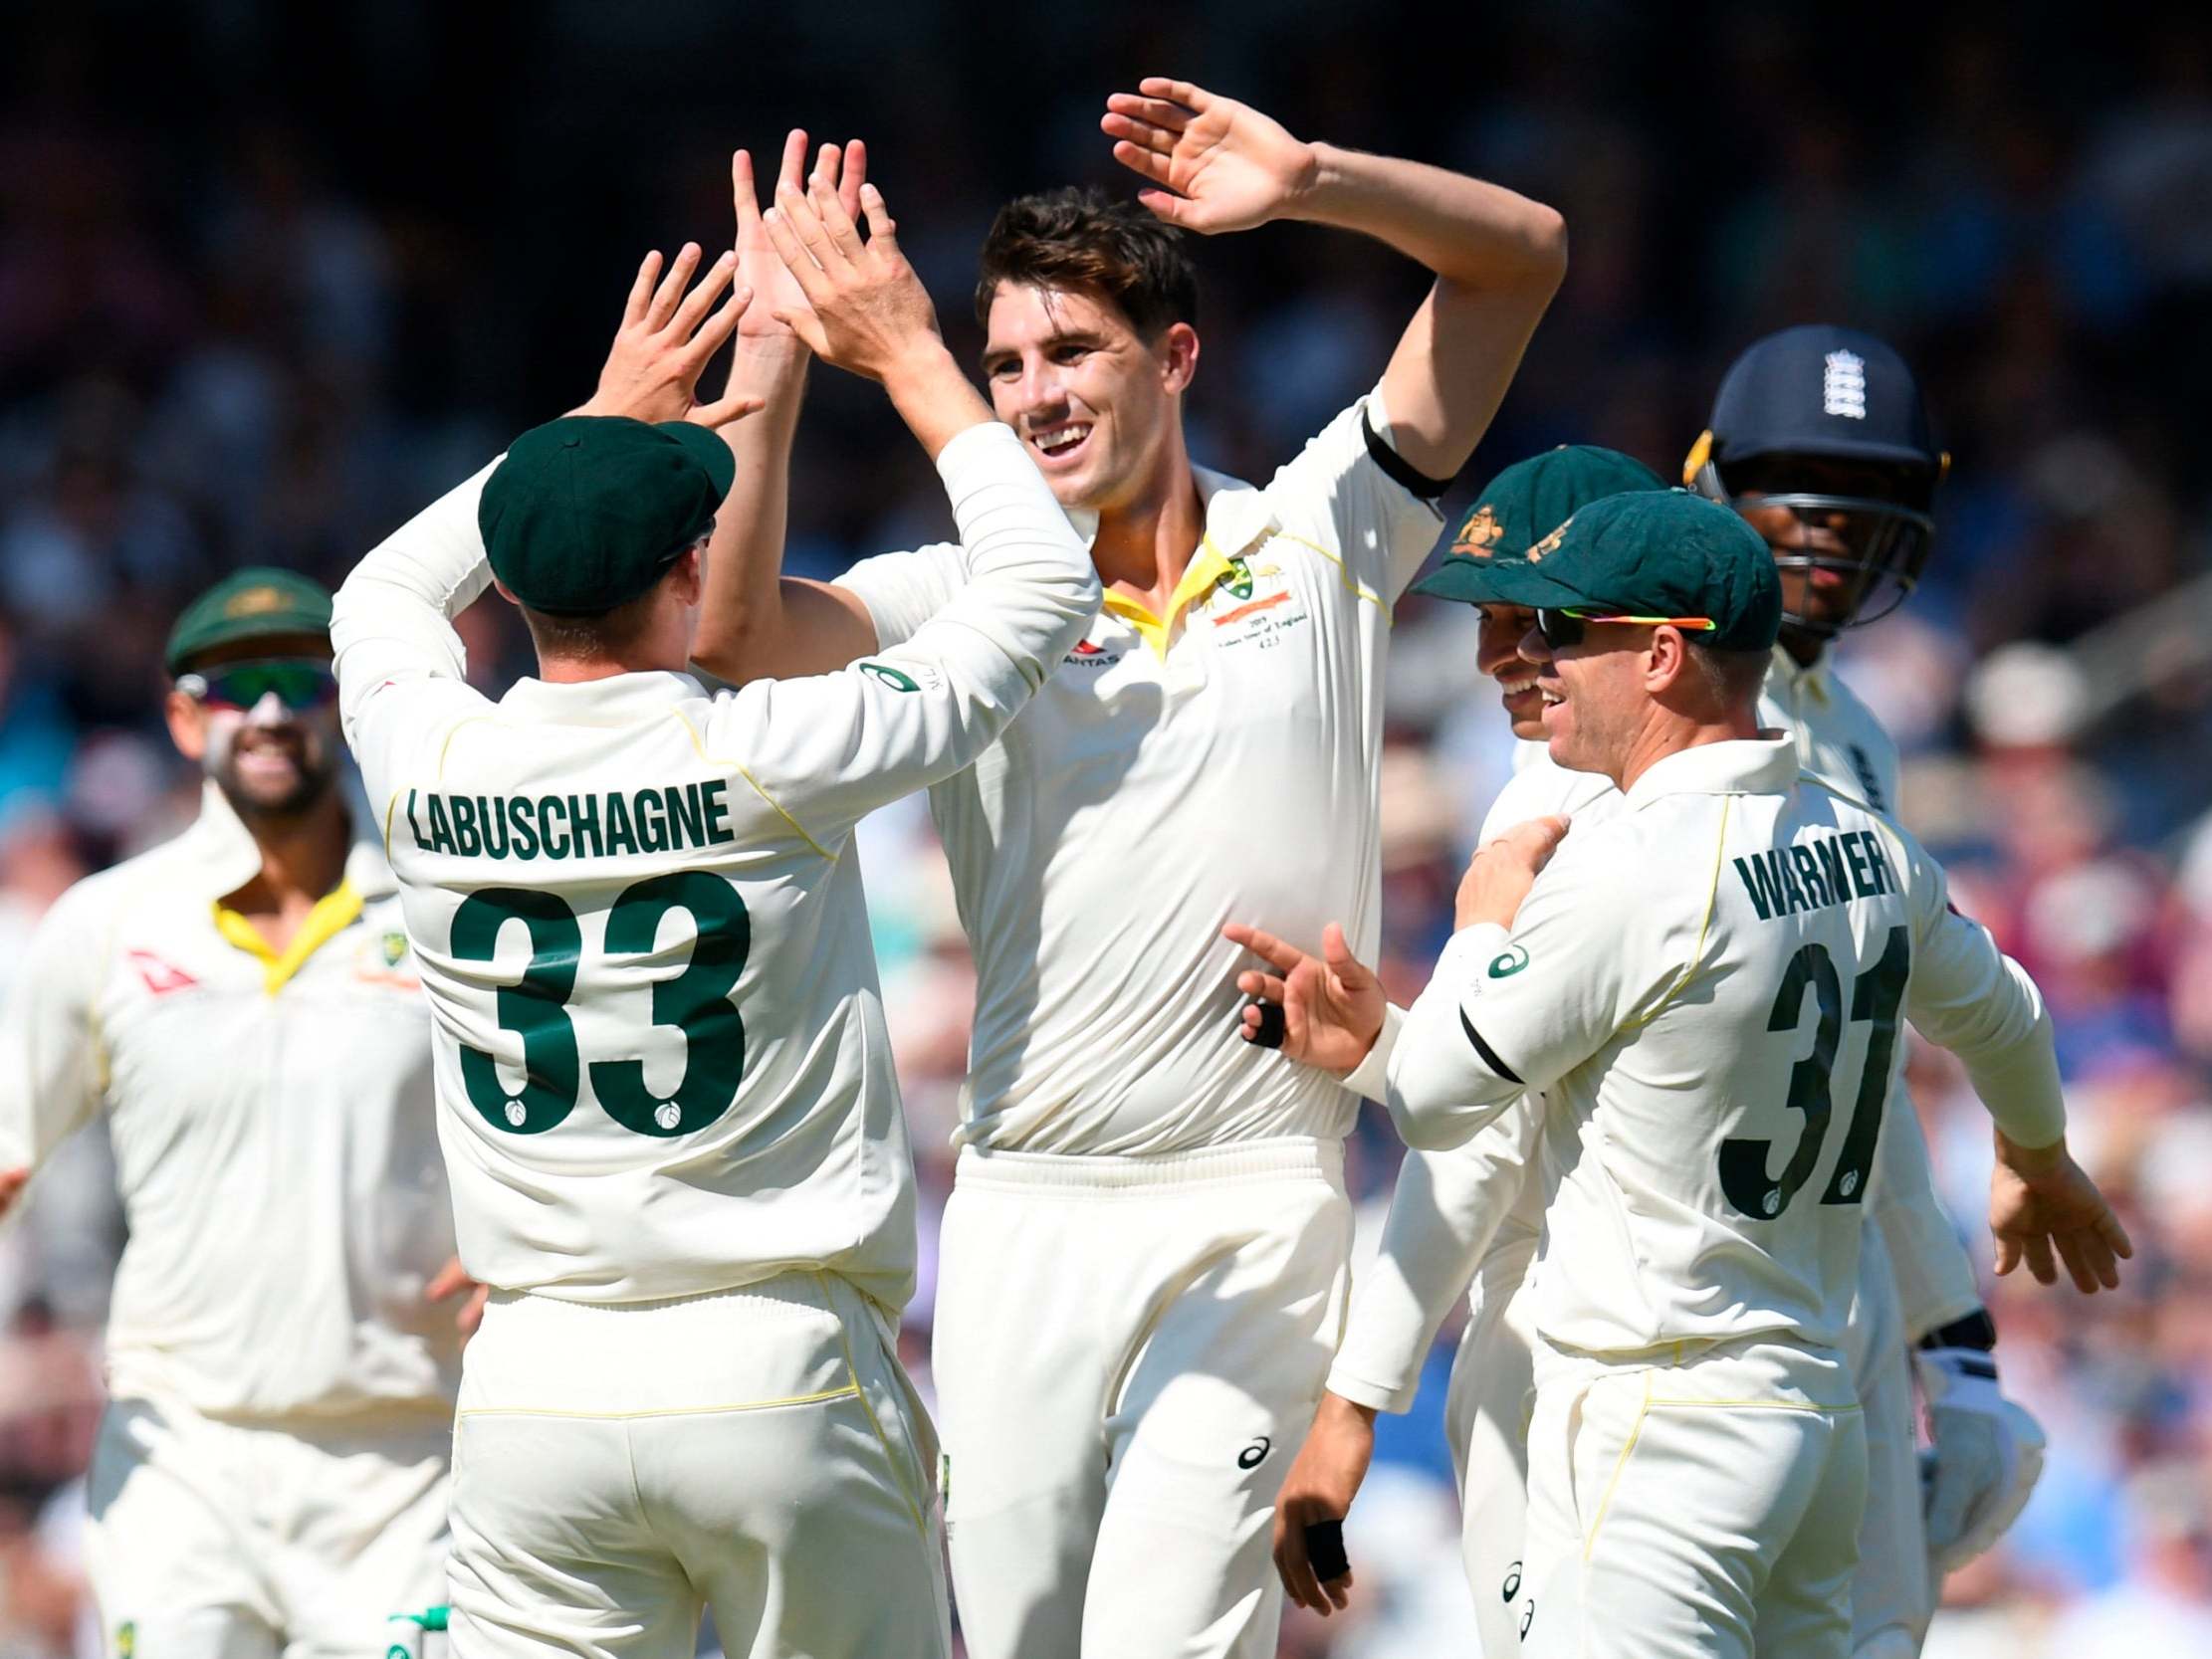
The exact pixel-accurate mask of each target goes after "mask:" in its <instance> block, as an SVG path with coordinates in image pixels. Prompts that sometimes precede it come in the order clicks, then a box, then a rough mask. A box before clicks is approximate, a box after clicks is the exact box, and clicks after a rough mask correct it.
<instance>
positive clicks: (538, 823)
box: [406, 778, 738, 859]
mask: <svg viewBox="0 0 2212 1659" xmlns="http://www.w3.org/2000/svg"><path fill="white" fill-rule="evenodd" d="M729 793H730V784H729V781H728V780H727V779H726V778H714V779H712V780H710V781H706V782H694V783H670V784H665V785H662V786H660V787H658V788H652V787H648V788H644V789H622V790H608V791H604V792H599V793H588V794H545V795H448V794H440V793H437V792H434V791H431V790H420V789H410V790H408V791H407V801H406V814H407V827H408V829H409V830H411V831H412V832H413V833H414V837H415V845H416V846H418V847H420V848H422V849H423V851H425V852H431V853H450V854H452V855H453V856H454V857H456V858H491V859H540V858H548V859H571V858H616V857H621V856H623V855H625V854H638V853H665V852H681V851H682V850H684V849H685V848H687V847H728V846H732V845H734V844H735V843H736V841H737V839H738V838H737V835H736V832H734V831H733V830H732V829H731V828H730V801H729Z"/></svg>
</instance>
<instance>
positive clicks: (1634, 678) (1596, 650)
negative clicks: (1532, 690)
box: [1520, 622, 1652, 783]
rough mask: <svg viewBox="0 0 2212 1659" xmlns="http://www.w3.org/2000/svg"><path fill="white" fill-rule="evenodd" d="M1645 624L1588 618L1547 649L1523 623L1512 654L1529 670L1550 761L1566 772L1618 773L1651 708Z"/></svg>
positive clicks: (1649, 636) (1649, 639) (1649, 634)
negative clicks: (1569, 639)
mask: <svg viewBox="0 0 2212 1659" xmlns="http://www.w3.org/2000/svg"><path fill="white" fill-rule="evenodd" d="M1651 643H1652V630H1651V629H1650V628H1648V627H1643V626H1640V625H1639V624H1636V623H1632V622H1592V623H1589V624H1587V625H1585V627H1584V629H1583V637H1582V638H1581V639H1580V640H1579V641H1578V642H1576V643H1575V644H1573V645H1568V646H1562V647H1560V648H1559V649H1558V650H1557V651H1554V650H1553V649H1552V648H1551V647H1550V646H1548V645H1546V644H1545V643H1544V636H1543V635H1542V634H1540V633H1538V632H1537V631H1536V630H1535V628H1534V627H1531V628H1529V629H1528V630H1527V631H1526V632H1525V633H1524V634H1523V635H1522V636H1521V641H1520V655H1521V657H1522V659H1523V660H1524V662H1526V663H1527V664H1528V665H1529V666H1530V667H1531V668H1533V669H1534V670H1535V675H1536V695H1537V697H1538V698H1539V700H1540V701H1541V703H1542V706H1543V715H1542V719H1541V727H1542V729H1541V735H1542V736H1543V737H1544V739H1545V742H1546V748H1547V751H1548V752H1549V753H1550V755H1551V757H1552V760H1553V761H1554V763H1556V764H1558V765H1560V766H1563V767H1565V768H1566V769H1567V770H1568V771H1571V772H1602V773H1604V774H1605V775H1606V776H1608V777H1610V778H1612V779H1613V780H1614V781H1615V782H1616V783H1618V782H1619V781H1620V779H1621V773H1622V770H1623V768H1624V767H1625V765H1626V763H1627V761H1628V758H1629V756H1630V752H1631V746H1632V745H1633V743H1634V742H1635V740H1636V738H1637V737H1638V735H1639V734H1640V733H1641V732H1642V731H1643V729H1644V726H1645V725H1646V722H1647V719H1648V717H1649V714H1650V710H1651V698H1650V696H1649V694H1648V693H1647V692H1646V690H1645V673H1646V668H1647V662H1648V648H1649V647H1650V645H1651Z"/></svg>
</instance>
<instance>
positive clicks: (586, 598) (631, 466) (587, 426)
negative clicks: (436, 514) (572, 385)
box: [476, 415, 737, 616]
mask: <svg viewBox="0 0 2212 1659" xmlns="http://www.w3.org/2000/svg"><path fill="white" fill-rule="evenodd" d="M736 477H737V461H736V460H735V458H734V457H732V455H731V454H730V447H729V446H728V445H727V444H725V443H724V442H723V441H722V439H721V438H720V437H719V436H718V435H716V434H715V433H714V432H711V431H709V430H708V429H707V428H706V427H703V426H694V425H692V424H691V423H690V422H688V421H666V422H662V423H660V424H658V425H648V424H647V423H646V422H644V421H633V420H628V419H624V418H621V417H617V416H603V415H564V416H562V417H561V418H560V419H559V420H556V421H548V422H547V423H546V424H545V425H544V426H535V427H532V428H531V429H530V430H529V431H528V432H526V433H524V434H523V435H522V436H521V437H520V438H517V439H516V440H515V442H514V444H513V445H512V446H511V447H510V448H509V449H508V452H507V459H506V460H504V461H502V462H501V463H500V464H499V466H498V467H497V468H496V469H494V471H493V473H492V476H491V477H490V478H488V479H486V480H485V482H484V495H483V497H482V499H481V500H479V502H478V503H477V509H476V521H477V527H478V528H480V529H481V530H482V531H483V532H484V550H485V552H486V553H487V554H488V555H489V557H490V558H491V561H492V573H493V574H494V575H496V576H498V577H499V579H500V580H501V581H502V582H505V583H506V584H507V588H508V591H509V592H511V593H513V594H514V595H515V597H516V598H518V599H520V600H521V601H522V602H523V603H524V604H526V605H528V606H529V607H530V608H531V609H532V610H535V611H545V612H547V613H548V614H549V615H553V616H596V615H599V614H600V613H602V612H604V611H610V610H612V609H614V607H615V606H617V605H620V604H624V603H627V602H628V601H629V600H632V599H635V598H636V597H637V596H638V595H639V594H641V593H643V592H644V591H645V590H646V589H647V588H649V587H651V586H652V585H653V583H654V582H656V581H658V580H659V579H660V576H661V573H662V572H663V571H665V570H666V569H667V568H668V567H669V566H670V565H671V564H673V563H675V562H676V560H677V559H678V558H679V557H680V556H681V555H682V554H683V552H684V550H685V549H686V548H687V547H689V546H690V545H691V544H692V543H693V542H694V541H696V540H698V539H699V537H700V536H702V535H704V534H706V533H707V531H708V530H709V529H711V528H712V527H713V525H714V521H715V509H716V508H718V507H720V506H721V505H722V499H723V497H725V496H727V495H729V494H730V486H731V483H732V482H733V481H734V480H735V479H736Z"/></svg>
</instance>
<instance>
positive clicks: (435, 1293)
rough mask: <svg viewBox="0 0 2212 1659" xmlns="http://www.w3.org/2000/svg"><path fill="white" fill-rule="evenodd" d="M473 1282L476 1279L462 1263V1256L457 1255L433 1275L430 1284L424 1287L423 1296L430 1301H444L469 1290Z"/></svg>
mask: <svg viewBox="0 0 2212 1659" xmlns="http://www.w3.org/2000/svg"><path fill="white" fill-rule="evenodd" d="M473 1283H475V1281H474V1280H472V1279H470V1277H469V1275H468V1270H467V1269H466V1268H464V1267H463V1266H462V1265H461V1258H460V1257H459V1256H455V1257H454V1258H453V1259H452V1260H451V1261H449V1262H447V1263H446V1264H445V1266H443V1267H441V1268H440V1269H438V1271H437V1272H436V1273H435V1274H433V1275H432V1276H431V1279H430V1283H429V1284H427V1285H425V1286H423V1287H422V1294H423V1298H424V1300H426V1301H429V1302H443V1301H444V1300H445V1299H446V1298H447V1297H449V1296H453V1295H456V1294H458V1293H459V1292H461V1291H464V1290H467V1289H468V1288H469V1286H470V1285H472V1284H473Z"/></svg>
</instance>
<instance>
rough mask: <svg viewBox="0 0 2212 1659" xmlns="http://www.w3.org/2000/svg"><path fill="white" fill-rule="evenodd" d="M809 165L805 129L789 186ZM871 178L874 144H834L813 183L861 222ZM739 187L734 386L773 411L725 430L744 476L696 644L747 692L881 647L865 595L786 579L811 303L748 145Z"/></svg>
mask: <svg viewBox="0 0 2212 1659" xmlns="http://www.w3.org/2000/svg"><path fill="white" fill-rule="evenodd" d="M805 164H806V134H805V133H804V132H803V131H800V130H797V129H795V128H794V129H793V130H792V132H791V133H790V134H789V136H788V137H786V138H785V139H784V140H783V161H782V167H781V170H780V172H779V173H778V175H777V188H778V189H779V190H780V189H782V188H784V187H786V186H787V187H789V188H791V189H793V190H796V189H798V188H799V186H800V177H801V172H802V170H803V169H804V167H805ZM867 171H868V156H867V148H866V146H865V145H863V144H862V143H861V142H860V140H859V139H857V138H855V139H854V140H853V141H852V142H851V143H849V144H846V145H844V146H843V147H842V148H841V149H840V148H839V146H838V145H836V144H824V145H822V146H821V149H820V151H819V152H818V153H817V155H816V157H815V161H814V170H813V174H812V177H811V180H810V183H811V184H815V185H822V186H824V187H826V188H827V189H829V190H831V191H834V192H835V194H836V196H837V199H838V202H839V204H840V205H841V206H842V207H843V209H844V214H845V217H846V218H847V219H850V220H858V219H859V218H860V217H861V209H860V186H861V185H862V183H863V182H865V180H866V178H867ZM730 185H731V196H732V200H733V204H734V206H735V208H736V210H737V225H738V236H737V255H738V281H739V283H740V284H741V285H743V286H746V287H749V288H751V289H752V290H753V291H754V294H755V296H756V301H755V304H754V305H753V306H752V307H750V308H749V309H748V310H747V311H746V313H745V316H744V319H743V320H742V321H741V322H740V323H739V324H738V334H737V344H736V347H735V354H734V357H733V359H732V362H731V367H730V383H731V388H732V390H736V389H738V388H739V387H740V386H742V387H743V388H744V389H745V390H747V391H748V392H750V393H751V394H752V395H754V396H756V397H758V398H760V400H761V402H762V410H761V413H760V414H759V415H757V416H755V417H754V418H753V419H751V420H747V421H741V422H738V423H737V424H735V425H732V426H726V427H724V428H723V437H724V438H725V439H726V440H727V441H728V442H729V445H730V450H731V454H732V455H733V456H734V457H735V459H736V461H737V480H736V482H735V483H734V484H733V485H732V486H731V489H730V495H729V498H728V499H727V500H726V501H725V502H724V503H723V506H722V511H721V513H720V514H718V515H717V516H716V518H715V533H714V540H713V541H712V542H711V543H710V544H709V546H708V550H707V592H706V598H705V600H704V601H703V602H702V604H701V606H700V610H699V634H698V638H697V639H696V640H695V641H694V642H693V647H692V649H693V660H694V661H695V662H697V663H698V665H699V666H700V667H701V668H703V669H705V670H706V671H707V672H708V673H709V674H712V675H714V676H715V677H716V678H717V679H719V680H723V681H726V682H728V683H729V684H731V685H734V686H735V685H743V684H745V683H746V682H747V681H749V680H768V679H788V678H790V677H792V676H795V675H804V674H826V673H828V672H829V671H831V670H832V669H838V668H842V667H844V666H845V664H847V663H849V662H851V661H853V660H854V659H855V658H857V657H864V656H866V655H867V654H868V653H869V652H871V651H873V650H875V649H876V644H877V641H876V630H875V624H874V623H873V622H872V621H870V620H869V617H868V609H867V606H866V605H865V604H863V603H862V602H861V600H860V596H859V595H858V594H855V593H849V592H847V591H845V590H844V589H843V588H837V587H831V586H829V585H828V584H826V583H823V582H810V581H806V580H804V579H802V578H800V577H796V576H785V575H783V574H782V563H783V538H784V531H785V525H786V522H787V509H788V507H789V503H790V487H791V441H792V437H793V435H794V434H795V433H796V432H797V430H798V412H799V406H800V404H801V403H802V402H803V401H804V398H805V391H806V366H807V364H808V362H810V361H811V360H812V356H813V354H812V353H811V352H810V351H808V350H807V348H806V345H805V343H804V342H803V341H802V340H801V339H800V338H799V337H798V334H797V333H796V332H795V331H794V330H793V328H792V326H791V323H790V321H789V318H791V317H793V316H795V315H797V314H799V313H800V312H803V311H807V310H808V307H807V304H806V294H805V291H804V290H803V289H801V288H800V287H799V284H798V279H797V278H796V277H794V276H793V275H792V274H791V273H790V272H788V271H786V270H785V269H784V268H783V262H782V261H781V260H780V259H778V258H777V257H776V254H775V248H774V245H773V244H772V243H771V242H770V240H769V235H768V230H767V228H766V227H765V226H764V225H763V224H762V222H761V204H760V199H759V196H758V194H757V192H756V189H755V185H754V179H753V158H752V156H751V155H750V154H748V153H747V152H746V151H744V150H739V151H738V152H737V153H736V154H735V155H734V156H732V157H731V158H730Z"/></svg>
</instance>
